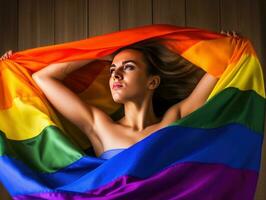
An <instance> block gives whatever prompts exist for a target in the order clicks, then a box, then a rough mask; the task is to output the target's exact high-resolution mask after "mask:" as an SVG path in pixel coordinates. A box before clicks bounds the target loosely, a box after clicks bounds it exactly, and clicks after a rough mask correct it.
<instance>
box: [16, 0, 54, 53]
mask: <svg viewBox="0 0 266 200" xmlns="http://www.w3.org/2000/svg"><path fill="white" fill-rule="evenodd" d="M18 2H19V9H18V13H19V14H18V15H19V28H18V47H19V50H24V49H29V48H34V47H40V46H45V45H49V44H53V43H54V1H53V0H46V1H44V0H19V1H18Z"/></svg>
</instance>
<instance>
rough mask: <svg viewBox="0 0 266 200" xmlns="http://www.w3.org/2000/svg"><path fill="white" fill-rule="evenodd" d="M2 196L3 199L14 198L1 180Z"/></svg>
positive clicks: (9, 199)
mask: <svg viewBox="0 0 266 200" xmlns="http://www.w3.org/2000/svg"><path fill="white" fill-rule="evenodd" d="M0 197H1V199H3V200H12V198H11V196H10V195H9V193H8V192H7V190H6V189H5V188H4V186H3V185H2V184H1V182H0Z"/></svg>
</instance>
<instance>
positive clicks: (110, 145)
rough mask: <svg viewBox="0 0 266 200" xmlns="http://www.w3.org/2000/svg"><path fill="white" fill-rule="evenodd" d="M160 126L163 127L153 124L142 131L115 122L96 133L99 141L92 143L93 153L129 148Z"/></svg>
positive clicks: (98, 153)
mask: <svg viewBox="0 0 266 200" xmlns="http://www.w3.org/2000/svg"><path fill="white" fill-rule="evenodd" d="M161 128H163V127H162V126H161V124H154V125H152V126H150V127H147V128H146V129H145V130H143V131H134V130H132V129H130V128H126V127H123V126H121V125H118V124H115V125H113V126H112V128H111V129H104V130H102V131H103V132H101V134H98V136H99V137H100V138H99V140H100V141H101V142H98V143H96V144H93V146H94V150H95V153H96V155H97V156H99V155H100V154H102V153H103V152H104V151H107V150H110V149H117V148H129V147H130V146H132V145H134V144H136V143H137V142H139V141H141V140H143V139H144V138H146V137H148V136H149V135H151V134H152V133H154V132H156V131H157V130H159V129H161ZM92 143H93V142H92Z"/></svg>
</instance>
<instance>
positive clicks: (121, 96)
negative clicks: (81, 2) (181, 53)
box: [7, 49, 218, 156]
mask: <svg viewBox="0 0 266 200" xmlns="http://www.w3.org/2000/svg"><path fill="white" fill-rule="evenodd" d="M9 55H10V56H11V54H9ZM142 56H143V55H142V53H141V52H139V51H137V50H132V49H126V50H123V51H121V52H120V53H118V54H117V55H116V56H115V57H114V58H113V60H112V65H113V66H112V67H111V69H110V70H111V72H112V74H110V80H109V86H110V90H111V94H112V97H113V100H114V101H115V102H117V103H121V104H124V108H125V116H124V117H123V118H121V119H120V120H118V121H113V120H112V119H111V118H110V117H109V116H108V115H107V114H106V113H105V112H103V111H102V110H100V109H98V108H97V107H95V106H92V105H87V104H85V102H83V101H82V100H81V99H80V98H79V97H78V96H77V95H76V94H75V93H73V92H72V91H71V90H70V89H68V88H67V87H65V86H64V85H63V84H62V82H61V81H62V80H63V79H64V78H65V77H66V75H67V74H69V73H70V72H72V71H74V70H77V69H78V68H80V67H82V66H84V65H85V64H87V63H89V62H91V61H92V60H83V61H73V62H66V63H56V64H51V65H48V66H47V67H45V68H43V69H41V70H39V71H38V72H35V73H34V74H32V78H33V79H34V81H35V82H36V84H37V85H38V86H39V88H40V89H41V90H42V91H43V93H44V94H45V95H46V97H47V99H48V100H49V101H50V103H51V104H53V106H54V107H55V108H56V109H57V110H58V111H59V112H60V113H62V114H63V115H64V116H65V117H66V118H67V119H68V120H70V121H71V122H72V123H74V124H75V125H76V126H77V127H79V128H80V129H81V130H82V131H83V132H84V133H85V134H86V135H87V137H88V138H89V139H90V141H91V143H92V146H93V148H94V151H95V153H96V156H99V155H100V154H101V153H103V152H104V151H106V150H109V149H113V148H128V147H130V146H132V145H133V144H135V143H137V142H138V141H140V140H142V139H144V138H145V137H147V136H148V135H150V134H152V133H153V132H155V131H157V130H159V129H161V128H163V127H165V126H167V125H169V124H170V123H172V122H174V121H176V120H178V119H180V118H182V117H184V116H186V115H188V114H190V113H191V112H193V111H195V110H196V109H198V108H199V107H201V106H202V105H203V104H204V103H205V102H206V99H207V97H208V96H209V94H210V92H211V91H212V89H213V87H214V86H215V84H216V82H217V81H218V78H216V77H214V76H212V75H210V74H208V73H206V74H205V75H204V76H203V77H202V79H201V80H200V81H199V83H198V85H197V86H196V88H195V89H194V90H193V92H192V93H191V94H190V95H189V97H187V98H186V99H184V100H182V101H181V102H179V103H177V104H175V105H173V106H171V107H170V108H169V109H168V110H167V111H166V112H165V114H164V116H163V117H162V118H157V117H156V116H155V114H154V111H153V108H152V95H153V93H154V91H155V89H156V88H157V87H158V86H159V84H160V77H159V76H154V75H147V72H146V70H147V66H146V65H145V63H144V61H143V57H142ZM7 57H8V56H7ZM103 59H107V58H106V57H105V58H103ZM109 59H110V58H109ZM128 60H134V61H135V62H136V63H137V64H134V63H133V62H128V63H126V64H124V65H122V63H123V62H124V61H128ZM117 81H119V82H121V83H122V85H123V87H122V88H120V89H119V90H114V89H113V88H112V86H113V83H114V82H117ZM54 94H57V95H54Z"/></svg>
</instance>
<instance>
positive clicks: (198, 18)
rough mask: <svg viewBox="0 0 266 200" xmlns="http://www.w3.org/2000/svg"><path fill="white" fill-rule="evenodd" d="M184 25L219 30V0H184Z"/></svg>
mask: <svg viewBox="0 0 266 200" xmlns="http://www.w3.org/2000/svg"><path fill="white" fill-rule="evenodd" d="M186 25H187V26H189V27H199V28H203V29H208V30H212V31H220V2H219V0H204V1H202V0H186Z"/></svg>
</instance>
